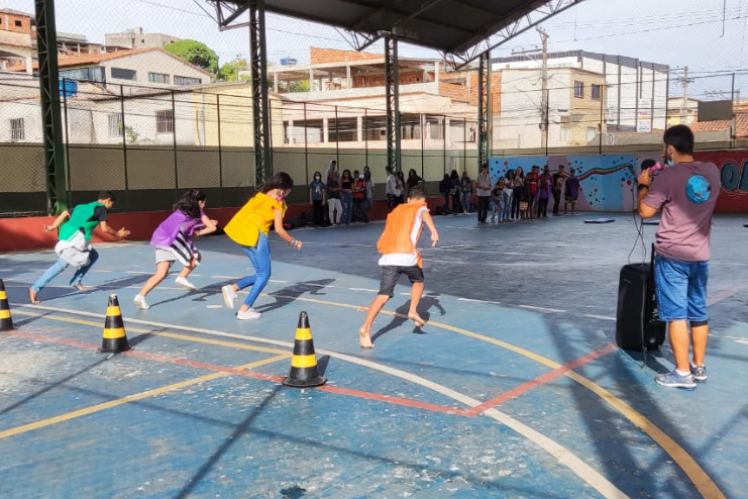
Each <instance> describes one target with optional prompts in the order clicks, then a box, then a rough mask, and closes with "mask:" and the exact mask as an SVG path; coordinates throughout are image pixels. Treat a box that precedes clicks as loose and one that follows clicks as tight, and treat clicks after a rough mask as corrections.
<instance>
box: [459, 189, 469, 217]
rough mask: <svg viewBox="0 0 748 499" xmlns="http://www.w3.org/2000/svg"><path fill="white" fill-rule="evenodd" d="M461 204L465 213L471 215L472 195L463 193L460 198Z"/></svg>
mask: <svg viewBox="0 0 748 499" xmlns="http://www.w3.org/2000/svg"><path fill="white" fill-rule="evenodd" d="M460 204H461V205H462V212H463V213H470V193H469V192H463V193H462V195H461V197H460Z"/></svg>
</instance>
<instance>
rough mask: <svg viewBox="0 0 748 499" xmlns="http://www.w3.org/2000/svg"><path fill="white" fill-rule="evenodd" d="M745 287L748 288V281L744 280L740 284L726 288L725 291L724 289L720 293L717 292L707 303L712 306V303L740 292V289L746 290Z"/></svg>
mask: <svg viewBox="0 0 748 499" xmlns="http://www.w3.org/2000/svg"><path fill="white" fill-rule="evenodd" d="M745 288H748V281H743V282H741V283H738V284H736V285H735V286H733V287H731V288H729V289H726V290H724V291H722V292H720V293H717V294H716V295H714V297H712V299H711V300H709V301H708V302H707V305H708V306H711V305H714V304H715V303H719V302H721V301H722V300H725V299H727V298H729V297H731V296H733V295H735V294H737V293H739V292H740V291H742V290H744V289H745Z"/></svg>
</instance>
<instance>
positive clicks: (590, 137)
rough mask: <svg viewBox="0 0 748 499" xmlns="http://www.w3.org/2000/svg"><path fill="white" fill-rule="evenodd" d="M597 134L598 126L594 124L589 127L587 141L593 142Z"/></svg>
mask: <svg viewBox="0 0 748 499" xmlns="http://www.w3.org/2000/svg"><path fill="white" fill-rule="evenodd" d="M596 136H597V128H595V127H593V126H588V127H587V142H592V141H593V140H595V137H596Z"/></svg>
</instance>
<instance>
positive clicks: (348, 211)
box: [340, 192, 353, 225]
mask: <svg viewBox="0 0 748 499" xmlns="http://www.w3.org/2000/svg"><path fill="white" fill-rule="evenodd" d="M340 203H341V204H342V205H343V219H342V220H341V222H342V223H344V224H346V225H348V224H349V223H351V216H352V215H353V194H349V193H345V192H344V193H342V194H341V195H340Z"/></svg>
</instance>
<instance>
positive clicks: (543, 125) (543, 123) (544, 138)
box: [535, 26, 549, 150]
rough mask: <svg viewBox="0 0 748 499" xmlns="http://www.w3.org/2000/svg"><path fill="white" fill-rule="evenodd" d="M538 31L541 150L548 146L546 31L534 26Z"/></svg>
mask: <svg viewBox="0 0 748 499" xmlns="http://www.w3.org/2000/svg"><path fill="white" fill-rule="evenodd" d="M535 29H536V30H537V31H538V33H540V39H541V41H542V42H543V68H542V70H541V71H542V75H541V80H542V90H541V96H540V147H541V148H542V149H543V150H546V149H547V148H548V114H549V113H548V110H549V102H548V101H549V99H548V33H546V32H545V30H543V29H542V28H541V27H540V26H537V27H536V28H535Z"/></svg>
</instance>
